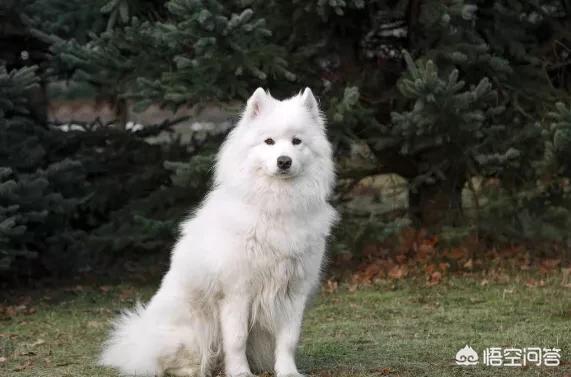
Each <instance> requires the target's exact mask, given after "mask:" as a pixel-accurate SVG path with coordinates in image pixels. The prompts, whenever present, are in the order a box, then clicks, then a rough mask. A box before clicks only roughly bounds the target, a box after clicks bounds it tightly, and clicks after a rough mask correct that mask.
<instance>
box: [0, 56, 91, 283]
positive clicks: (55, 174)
mask: <svg viewBox="0 0 571 377" xmlns="http://www.w3.org/2000/svg"><path fill="white" fill-rule="evenodd" d="M36 68H37V67H24V68H21V69H19V70H12V71H10V72H8V71H7V70H6V67H5V66H0V269H1V270H3V271H8V270H17V271H19V272H23V271H28V272H30V270H33V269H35V268H37V267H38V266H39V265H41V263H40V261H42V262H45V263H47V265H52V266H53V265H57V267H58V268H57V270H60V271H61V270H65V269H66V268H68V267H69V266H70V264H69V263H68V262H70V261H71V259H69V256H70V253H75V251H74V247H73V246H72V245H74V243H75V242H77V241H78V240H79V238H80V235H79V234H78V232H70V231H69V224H70V222H72V221H73V215H74V213H75V210H76V208H77V206H78V205H79V204H80V203H81V201H82V196H83V195H85V193H84V192H82V189H81V187H82V183H81V182H83V181H84V176H83V170H82V167H81V164H80V163H78V162H77V161H72V160H61V161H51V153H50V151H49V150H48V149H46V148H49V147H48V146H49V145H50V144H52V143H54V141H55V139H54V138H57V135H55V134H53V133H52V132H51V131H49V130H48V129H46V128H45V126H42V125H38V124H36V123H35V121H34V119H33V118H32V117H30V109H29V97H28V92H29V91H30V90H32V89H33V88H34V87H35V86H37V85H38V82H39V78H38V77H37V76H36V74H35V72H36V70H37V69H36ZM79 233H80V232H79Z"/></svg>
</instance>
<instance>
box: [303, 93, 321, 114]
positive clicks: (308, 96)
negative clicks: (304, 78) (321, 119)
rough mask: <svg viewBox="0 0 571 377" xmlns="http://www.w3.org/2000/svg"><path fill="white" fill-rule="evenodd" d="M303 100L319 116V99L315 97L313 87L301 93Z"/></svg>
mask: <svg viewBox="0 0 571 377" xmlns="http://www.w3.org/2000/svg"><path fill="white" fill-rule="evenodd" d="M301 102H302V103H303V106H305V108H306V109H307V110H308V111H309V112H310V113H311V114H313V115H315V116H317V117H318V116H319V105H318V104H317V100H316V99H315V96H314V95H313V92H312V91H311V89H309V88H305V89H304V91H303V94H302V95H301Z"/></svg>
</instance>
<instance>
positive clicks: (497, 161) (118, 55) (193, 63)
mask: <svg viewBox="0 0 571 377" xmlns="http://www.w3.org/2000/svg"><path fill="white" fill-rule="evenodd" d="M0 51H1V53H0V274H1V276H2V277H3V278H7V279H10V280H12V281H14V280H15V281H25V280H26V279H28V278H29V277H34V276H42V275H51V276H54V275H55V276H59V275H65V274H69V273H72V272H81V271H93V270H98V269H100V270H102V271H108V270H109V269H110V268H112V267H113V266H115V267H116V266H118V265H120V266H124V265H123V264H118V263H116V262H117V261H119V260H130V261H132V260H138V259H140V258H142V257H144V256H152V255H160V256H161V257H162V258H163V259H166V258H167V256H168V253H167V252H166V250H168V248H169V245H170V244H171V243H172V240H173V237H174V236H175V234H176V224H177V222H178V221H179V220H180V218H181V217H182V216H184V214H185V213H186V212H187V210H188V209H189V208H190V207H191V206H192V205H193V204H195V203H197V201H198V200H200V198H201V197H202V195H203V194H204V192H205V190H206V189H207V188H208V185H209V174H210V166H211V162H212V157H213V154H214V153H215V151H216V148H217V145H218V144H219V143H220V141H221V140H222V138H223V136H224V132H225V131H226V129H227V127H222V126H220V127H216V126H215V127H211V128H208V129H207V130H204V129H196V130H195V129H193V131H192V132H190V133H191V136H190V139H189V140H187V141H186V142H184V143H183V142H182V141H181V140H180V138H178V137H176V135H175V137H172V138H171V142H169V143H159V144H157V143H150V142H149V140H150V139H151V138H152V137H154V136H157V135H159V134H164V132H168V131H172V130H173V127H175V126H176V125H177V124H180V123H181V122H185V121H188V120H189V119H187V117H180V116H176V114H178V113H175V112H174V111H176V110H177V109H180V108H192V109H193V111H194V112H195V113H198V112H200V111H201V109H203V108H205V107H208V106H217V107H220V108H226V107H228V106H230V107H231V108H232V109H233V110H231V111H230V112H231V113H233V114H237V111H236V108H235V107H232V106H233V105H235V104H236V103H239V101H244V100H245V99H246V98H247V97H248V96H249V95H250V94H251V92H253V90H254V89H255V88H256V87H258V86H262V87H265V88H269V89H271V91H272V94H273V95H274V96H276V97H282V96H287V95H291V94H292V93H295V92H297V91H298V90H300V89H301V88H302V87H304V86H310V87H312V88H313V90H314V92H315V93H317V94H318V96H319V97H320V101H321V106H322V108H323V109H324V111H325V113H326V114H327V118H328V121H329V126H328V127H329V134H330V137H331V139H332V140H333V142H334V145H335V148H336V156H337V159H338V172H339V178H340V179H339V187H338V190H337V195H336V196H335V198H334V199H335V201H336V205H337V206H338V207H339V208H340V209H341V211H342V213H343V218H344V220H343V223H342V224H341V226H340V227H339V229H338V230H337V235H336V239H335V242H334V243H333V249H334V250H333V251H334V252H336V253H339V254H345V255H346V254H348V253H349V254H355V255H358V254H359V253H360V252H361V251H362V250H363V249H367V247H368V246H367V245H370V244H372V243H373V244H376V243H380V242H383V241H384V240H386V239H387V237H390V236H391V235H393V234H402V233H399V232H402V229H403V228H406V229H429V231H430V233H431V234H436V235H438V237H439V239H442V240H446V242H452V243H453V242H463V241H465V240H474V239H477V240H478V245H480V246H478V247H479V248H483V249H485V248H489V247H490V245H496V244H501V243H504V244H506V243H508V244H514V243H528V244H533V245H541V247H536V250H538V251H537V252H538V253H540V252H545V251H546V250H551V251H554V252H556V253H558V254H560V255H561V256H562V257H563V258H569V247H570V244H569V243H570V238H569V236H570V234H571V232H570V231H571V212H570V211H571V186H570V181H569V179H570V178H571V165H570V164H571V96H570V90H571V56H570V52H571V2H570V1H569V0H553V1H551V0H485V1H478V2H476V1H464V0H446V1H442V0H391V1H381V0H371V1H364V0H312V1H298V0H290V1H273V0H269V1H267V0H266V1H263V0H232V1H224V2H223V1H215V0H170V1H159V0H153V1H141V0H94V1H90V2H85V1H81V0H19V1H13V0H4V1H2V3H1V4H0ZM64 83H66V84H64ZM54 84H59V86H58V87H60V88H61V87H63V88H64V89H60V92H62V91H63V92H64V94H63V97H65V98H69V97H70V96H74V95H75V96H77V92H78V90H76V91H75V92H74V91H73V88H78V87H79V88H82V89H80V90H79V91H83V92H82V93H83V94H81V95H82V96H87V97H89V98H91V99H95V100H97V101H101V102H105V103H108V104H110V105H111V107H112V108H113V111H114V119H112V120H111V121H102V120H101V119H93V121H91V122H79V121H77V122H73V127H72V126H71V125H69V124H67V125H62V124H60V123H58V122H55V121H53V120H51V119H50V117H49V116H48V110H47V109H48V105H49V104H50V102H51V101H53V100H54V98H53V93H54V90H50V87H53V85H54ZM86 93H87V94H86ZM59 95H60V97H61V96H62V94H61V93H59ZM66 96H67V97H66ZM156 105H160V106H162V107H164V108H166V109H170V110H173V113H172V114H173V116H172V117H171V118H170V119H164V120H163V121H161V122H159V123H158V124H144V127H140V128H134V127H132V124H130V123H129V122H130V117H131V116H132V115H133V114H136V113H137V112H140V111H144V110H145V109H148V108H149V107H150V106H156ZM190 117H191V118H192V116H190ZM191 120H192V119H191ZM383 177H385V178H383ZM387 177H389V178H387ZM399 177H400V178H399ZM393 179H400V181H402V182H404V183H403V185H404V191H403V192H404V194H403V195H404V196H405V197H404V199H405V202H406V205H405V206H404V207H403V208H397V207H396V206H393V205H391V201H392V200H394V198H393V197H392V196H390V195H388V192H387V190H383V189H382V187H381V186H383V184H379V183H378V182H388V181H391V182H392V180H393ZM423 232H424V230H423Z"/></svg>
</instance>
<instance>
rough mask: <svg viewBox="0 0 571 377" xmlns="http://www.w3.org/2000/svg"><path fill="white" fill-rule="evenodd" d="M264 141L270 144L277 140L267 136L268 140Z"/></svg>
mask: <svg viewBox="0 0 571 377" xmlns="http://www.w3.org/2000/svg"><path fill="white" fill-rule="evenodd" d="M264 143H266V144H268V145H274V144H275V143H276V142H275V141H274V139H272V138H271V137H269V138H267V139H266V140H264Z"/></svg>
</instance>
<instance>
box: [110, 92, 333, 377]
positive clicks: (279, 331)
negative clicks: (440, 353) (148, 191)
mask: <svg viewBox="0 0 571 377" xmlns="http://www.w3.org/2000/svg"><path fill="white" fill-rule="evenodd" d="M334 179H335V174H334V167H333V162H332V152H331V146H330V144H329V142H328V140H327V138H326V135H325V124H324V119H323V117H322V115H321V113H320V111H319V108H318V104H317V101H316V100H315V97H314V96H313V93H312V92H311V90H310V89H309V88H307V89H305V91H304V92H303V94H300V95H298V96H295V97H292V98H289V99H287V100H284V101H279V100H276V99H274V98H272V97H271V96H270V95H269V94H268V93H266V92H264V91H263V90H262V89H261V88H258V89H257V90H256V91H255V92H254V94H253V95H252V97H250V99H249V100H248V103H247V106H246V109H245V110H244V113H243V114H242V118H241V120H240V122H239V123H238V125H237V126H236V127H235V128H234V130H232V132H231V133H230V135H229V136H228V138H227V140H226V142H225V143H224V144H223V146H222V148H221V150H220V152H219V155H218V159H217V163H216V172H215V184H214V187H213V190H212V191H211V192H210V193H209V194H208V196H207V197H206V199H205V200H204V202H203V203H202V205H201V206H200V207H199V209H198V210H197V211H196V213H195V214H194V216H192V217H191V218H190V219H188V220H187V221H185V222H184V223H183V224H182V226H181V236H180V239H179V240H178V242H177V244H176V246H175V247H174V250H173V252H172V259H171V266H170V270H169V271H168V273H167V274H166V275H165V277H164V279H163V281H162V284H161V287H160V289H159V290H158V292H157V293H156V294H155V296H154V297H153V298H152V299H151V301H150V302H149V304H148V305H147V306H146V307H142V306H140V307H138V308H137V309H136V310H135V311H133V312H127V313H125V314H124V315H123V316H122V317H121V318H120V319H119V320H118V321H117V323H116V324H115V327H114V329H113V331H112V334H111V336H110V339H109V340H108V341H107V343H106V345H105V349H104V351H103V354H102V356H101V363H102V364H103V365H106V366H111V367H115V368H118V369H119V370H120V371H121V372H122V373H124V374H131V375H137V376H141V375H143V376H144V375H163V374H171V375H176V376H208V375H211V374H213V373H215V372H216V371H218V370H219V369H220V368H222V367H223V368H224V370H225V372H226V375H227V376H231V377H237V376H240V377H247V376H252V371H255V372H261V371H272V370H273V371H275V373H276V374H277V376H279V377H285V376H288V377H294V376H301V375H300V374H299V372H298V370H297V367H296V364H295V360H294V356H295V350H296V346H297V343H298V339H299V333H300V328H301V322H302V317H303V312H304V308H305V307H306V304H307V300H308V297H309V295H310V294H311V292H312V291H313V290H314V289H315V288H316V287H317V286H318V283H319V275H320V270H321V265H322V261H323V255H324V251H325V243H326V238H327V236H328V235H329V232H330V229H331V226H332V224H333V223H334V222H335V220H336V212H335V210H334V209H333V208H332V207H331V206H330V205H329V204H328V201H327V200H328V198H329V196H330V194H331V190H332V187H333V184H334Z"/></svg>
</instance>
